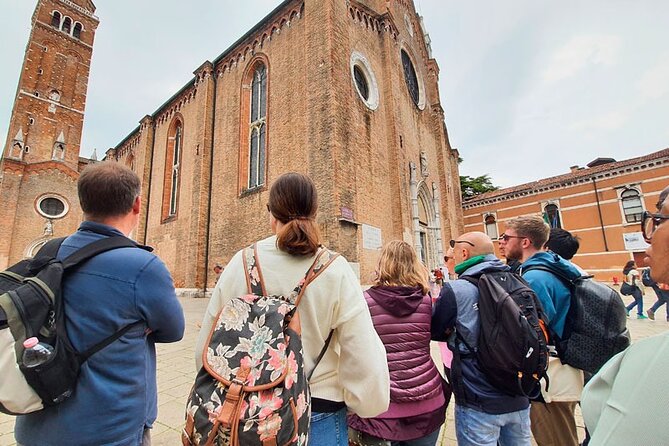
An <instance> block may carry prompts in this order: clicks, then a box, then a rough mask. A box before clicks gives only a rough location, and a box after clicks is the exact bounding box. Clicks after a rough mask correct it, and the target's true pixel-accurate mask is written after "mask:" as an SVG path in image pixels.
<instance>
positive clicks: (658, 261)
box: [581, 189, 669, 446]
mask: <svg viewBox="0 0 669 446" xmlns="http://www.w3.org/2000/svg"><path fill="white" fill-rule="evenodd" d="M665 190H666V189H665ZM658 210H659V213H657V214H650V213H645V214H644V217H643V220H642V224H641V228H642V232H643V236H644V238H645V239H646V241H648V242H649V243H650V247H649V248H647V249H646V258H645V259H644V262H645V263H646V265H647V266H650V273H651V278H652V279H653V280H654V281H656V282H660V283H669V223H667V220H669V200H667V199H666V194H665V199H664V201H663V202H662V203H661V205H660V206H658ZM667 371H669V331H667V332H664V333H662V334H660V335H657V336H652V337H650V338H646V339H642V340H640V341H638V342H635V343H634V344H632V345H631V346H630V347H629V348H628V349H627V350H625V351H623V352H621V353H619V354H618V355H616V356H614V357H613V358H611V360H610V361H609V362H607V363H606V364H605V365H604V367H602V368H601V370H600V371H599V372H598V373H597V374H596V375H595V376H594V377H593V378H592V380H590V382H589V383H588V385H587V386H586V388H585V390H584V391H583V401H582V403H581V407H582V409H583V419H584V420H585V424H586V426H587V427H588V430H589V431H590V433H591V434H592V439H591V440H590V446H603V445H606V446H627V445H631V444H634V445H637V444H639V445H646V446H651V445H667V444H669V429H667V427H666V425H665V424H664V423H665V421H666V414H667V389H668V388H669V373H667Z"/></svg>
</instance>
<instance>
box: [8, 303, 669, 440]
mask: <svg viewBox="0 0 669 446" xmlns="http://www.w3.org/2000/svg"><path fill="white" fill-rule="evenodd" d="M180 300H181V303H182V305H183V308H184V312H185V314H186V333H185V335H184V338H183V340H181V341H180V342H177V343H174V344H158V419H157V420H156V423H155V424H154V427H153V444H154V445H155V446H178V445H180V444H181V442H180V431H181V427H182V424H183V419H184V407H185V402H186V397H187V395H188V392H189V391H190V387H191V385H192V384H193V379H194V378H195V359H194V353H193V349H194V346H195V340H196V338H197V334H198V331H199V325H200V321H201V319H202V315H203V314H204V310H205V308H206V306H207V303H208V299H193V298H183V299H180ZM627 300H629V299H626V302H627ZM644 300H645V302H644V303H645V305H646V307H648V308H650V305H652V302H651V299H650V298H649V297H648V295H647V296H646V298H645V299H644ZM653 301H654V300H653ZM657 316H658V318H657V320H655V321H650V320H637V319H635V318H631V319H629V324H628V327H629V329H630V331H631V333H632V337H633V339H634V340H639V339H643V338H645V337H648V336H652V335H655V334H659V333H661V332H663V331H666V330H669V323H667V322H666V320H665V312H664V308H661V309H660V312H659V313H658V314H657ZM577 422H578V425H579V434H580V436H581V438H582V437H583V421H582V420H581V418H580V414H579V416H578V419H577ZM13 428H14V419H13V417H11V416H8V415H4V414H0V446H11V445H15V444H16V442H15V441H14V434H13ZM455 444H456V441H455V431H454V423H453V402H451V404H450V407H449V410H448V417H447V420H446V423H445V424H444V428H443V429H442V432H441V436H440V440H439V442H438V445H440V446H441V445H455ZM73 446H75V445H73ZM314 446H318V445H314Z"/></svg>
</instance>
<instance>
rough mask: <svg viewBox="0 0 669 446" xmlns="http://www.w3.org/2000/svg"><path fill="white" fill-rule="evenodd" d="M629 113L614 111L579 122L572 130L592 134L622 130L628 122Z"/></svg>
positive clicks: (573, 125)
mask: <svg viewBox="0 0 669 446" xmlns="http://www.w3.org/2000/svg"><path fill="white" fill-rule="evenodd" d="M628 118H629V113H628V112H626V111H622V110H612V111H610V112H607V113H604V114H601V115H598V116H593V117H591V118H588V119H585V120H581V121H577V122H575V123H573V124H572V126H571V127H572V130H575V131H577V132H583V133H586V132H591V131H602V130H616V129H619V128H621V127H622V126H623V125H624V124H625V123H626V122H627V120H628Z"/></svg>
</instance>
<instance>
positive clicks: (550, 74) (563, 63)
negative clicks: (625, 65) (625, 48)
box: [543, 35, 621, 83]
mask: <svg viewBox="0 0 669 446" xmlns="http://www.w3.org/2000/svg"><path fill="white" fill-rule="evenodd" d="M620 47H621V39H620V38H619V37H618V36H614V35H580V36H575V37H573V38H572V39H571V40H570V41H569V42H567V44H565V45H564V46H562V47H561V48H559V49H558V50H557V51H556V52H555V53H554V54H553V57H552V58H551V60H550V62H549V63H548V65H547V67H546V69H545V71H544V73H543V80H544V82H546V83H553V82H557V81H560V80H563V79H567V78H569V77H572V76H574V75H575V74H577V73H578V72H579V71H581V70H582V69H584V68H586V67H587V66H588V65H613V64H614V63H615V62H616V61H617V59H618V54H619V52H620Z"/></svg>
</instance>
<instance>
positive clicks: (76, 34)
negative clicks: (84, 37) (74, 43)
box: [72, 22, 83, 39]
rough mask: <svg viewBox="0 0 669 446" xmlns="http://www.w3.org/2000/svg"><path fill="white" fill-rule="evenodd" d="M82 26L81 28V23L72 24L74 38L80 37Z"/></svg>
mask: <svg viewBox="0 0 669 446" xmlns="http://www.w3.org/2000/svg"><path fill="white" fill-rule="evenodd" d="M82 28H83V26H82V25H81V23H79V22H77V23H75V24H74V29H73V30H72V36H73V37H74V38H75V39H81V30H82Z"/></svg>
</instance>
